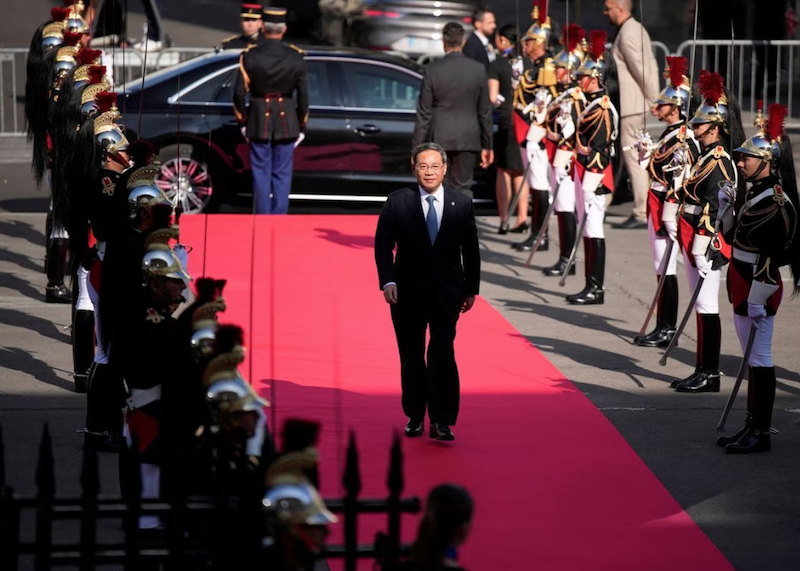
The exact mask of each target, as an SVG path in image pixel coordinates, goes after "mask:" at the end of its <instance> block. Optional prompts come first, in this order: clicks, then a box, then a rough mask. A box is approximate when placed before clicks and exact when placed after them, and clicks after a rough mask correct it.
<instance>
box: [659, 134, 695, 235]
mask: <svg viewBox="0 0 800 571" xmlns="http://www.w3.org/2000/svg"><path fill="white" fill-rule="evenodd" d="M678 152H685V153H686V155H685V160H686V165H685V166H689V167H691V166H692V165H694V163H695V162H696V161H697V157H698V156H699V154H700V147H699V146H698V143H697V140H696V139H695V138H694V134H693V133H692V131H691V129H689V128H687V127H686V125H685V124H684V123H683V122H682V121H681V122H680V123H675V124H674V125H669V126H667V128H666V129H664V133H663V134H662V135H661V139H659V141H658V146H657V147H656V148H655V149H654V150H653V154H652V155H651V157H650V162H649V163H648V165H647V171H648V173H649V174H650V190H649V192H648V194H647V215H648V216H649V217H650V220H651V221H652V222H653V228H654V229H655V231H656V234H658V235H659V236H666V235H667V231H666V228H664V222H663V221H662V220H661V214H662V213H663V211H664V203H665V202H667V197H668V196H669V197H670V200H669V202H676V201H677V198H676V197H674V194H675V192H676V190H675V189H676V188H677V186H681V185H682V184H683V181H681V180H680V179H676V175H678V174H679V173H678V171H677V170H674V168H673V167H675V166H676V165H673V164H672V163H673V162H674V160H675V154H676V153H678ZM685 166H682V167H680V168H685Z"/></svg>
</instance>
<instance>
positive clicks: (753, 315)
mask: <svg viewBox="0 0 800 571" xmlns="http://www.w3.org/2000/svg"><path fill="white" fill-rule="evenodd" d="M747 315H748V317H750V319H752V320H753V325H755V326H756V327H758V326H759V324H760V323H761V320H762V319H764V318H765V317H766V316H767V308H766V306H764V305H761V304H756V303H748V304H747Z"/></svg>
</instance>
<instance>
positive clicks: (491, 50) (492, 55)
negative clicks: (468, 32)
mask: <svg viewBox="0 0 800 571" xmlns="http://www.w3.org/2000/svg"><path fill="white" fill-rule="evenodd" d="M475 35H476V36H478V39H479V40H480V41H481V43H482V44H483V49H485V50H486V55H487V56H488V57H489V61H490V62H492V61H494V60H496V59H497V54H496V53H495V52H494V47H492V45H491V44H490V43H489V38H487V37H486V36H484V35H483V34H481V33H480V32H479V31H478V30H475Z"/></svg>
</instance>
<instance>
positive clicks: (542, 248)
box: [511, 236, 550, 252]
mask: <svg viewBox="0 0 800 571" xmlns="http://www.w3.org/2000/svg"><path fill="white" fill-rule="evenodd" d="M534 242H536V237H535V236H531V237H530V238H528V239H527V240H525V241H524V242H518V243H517V244H512V245H511V247H512V248H514V249H515V250H517V251H518V252H530V251H531V250H533V243H534ZM548 249H550V242H549V240H548V238H547V236H545V237H544V238H542V242H541V243H540V244H539V247H538V248H537V249H536V251H537V252H546V251H547V250H548Z"/></svg>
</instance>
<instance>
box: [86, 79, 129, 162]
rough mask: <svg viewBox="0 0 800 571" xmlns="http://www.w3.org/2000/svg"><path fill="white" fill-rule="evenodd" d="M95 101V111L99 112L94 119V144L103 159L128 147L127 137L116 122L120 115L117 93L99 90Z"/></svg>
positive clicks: (117, 154) (115, 154)
mask: <svg viewBox="0 0 800 571" xmlns="http://www.w3.org/2000/svg"><path fill="white" fill-rule="evenodd" d="M95 103H96V105H97V111H96V113H99V115H98V116H97V117H95V119H94V141H95V144H97V146H98V147H99V148H100V151H101V153H102V154H103V158H104V160H105V158H106V157H108V156H109V155H110V156H119V152H120V151H124V150H125V149H127V148H128V139H127V138H126V137H125V134H124V133H123V132H122V129H121V128H120V126H119V125H117V123H116V120H117V119H119V118H120V117H121V116H122V115H121V114H120V112H119V109H117V94H116V93H114V92H112V91H101V92H100V93H98V94H97V95H96V96H95ZM126 166H127V165H126Z"/></svg>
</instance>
